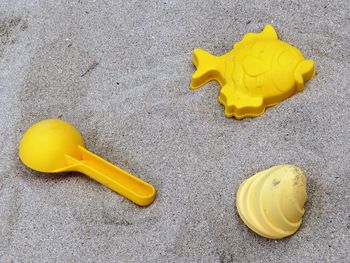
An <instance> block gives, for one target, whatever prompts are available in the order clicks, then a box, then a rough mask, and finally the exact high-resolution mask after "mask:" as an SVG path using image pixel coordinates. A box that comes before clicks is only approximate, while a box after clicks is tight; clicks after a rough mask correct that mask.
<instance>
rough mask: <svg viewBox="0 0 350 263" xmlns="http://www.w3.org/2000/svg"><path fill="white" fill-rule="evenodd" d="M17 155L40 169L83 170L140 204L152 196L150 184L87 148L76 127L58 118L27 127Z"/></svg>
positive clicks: (53, 170)
mask: <svg viewBox="0 0 350 263" xmlns="http://www.w3.org/2000/svg"><path fill="white" fill-rule="evenodd" d="M19 157H20V159H21V161H22V162H23V163H24V164H25V165H26V166H28V167H29V168H31V169H33V170H36V171H40V172H46V173H56V172H66V171H78V172H81V173H84V174H86V175H87V176H89V177H90V178H92V179H94V180H96V181H98V182H99V183H101V184H103V185H105V186H107V187H108V188H110V189H112V190H113V191H115V192H117V193H119V194H120V195H122V196H124V197H126V198H128V199H129V200H131V201H133V202H134V203H136V204H138V205H140V206H147V205H149V204H151V203H152V202H153V200H154V198H155V193H156V190H155V188H154V187H153V186H152V185H150V184H149V183H147V182H144V181H142V180H141V179H139V178H137V177H135V176H133V175H131V174H129V173H128V172H126V171H124V170H123V169H121V168H119V167H117V166H115V165H113V164H111V163H109V162H108V161H106V160H104V159H102V158H101V157H99V156H97V155H95V154H94V153H92V152H90V151H88V150H87V149H86V148H85V147H84V140H83V138H82V136H81V134H80V133H79V131H78V130H77V129H76V128H75V127H74V126H72V125H70V124H69V123H67V122H65V121H62V120H55V119H50V120H44V121H41V122H38V123H36V124H34V125H33V126H32V127H31V128H29V129H28V130H27V131H26V133H25V134H24V135H23V138H22V140H21V143H20V147H19Z"/></svg>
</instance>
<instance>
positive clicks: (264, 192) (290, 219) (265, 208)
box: [236, 165, 307, 239]
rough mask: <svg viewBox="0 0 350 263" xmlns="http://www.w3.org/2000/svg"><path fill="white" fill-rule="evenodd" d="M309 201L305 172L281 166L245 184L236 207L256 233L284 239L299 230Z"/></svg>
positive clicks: (238, 196) (240, 189) (292, 166)
mask: <svg viewBox="0 0 350 263" xmlns="http://www.w3.org/2000/svg"><path fill="white" fill-rule="evenodd" d="M306 199H307V193H306V177H305V175H304V173H303V171H302V170H301V169H300V168H299V167H297V166H294V165H278V166H274V167H271V168H270V169H267V170H265V171H262V172H259V173H257V174H255V175H254V176H252V177H250V178H248V179H247V180H245V181H244V182H243V183H242V184H241V185H240V187H239V189H238V191H237V196H236V206H237V210H238V213H239V215H240V217H241V218H242V220H243V222H244V223H245V224H246V225H247V226H248V227H249V228H250V229H251V230H253V231H254V232H255V233H257V234H259V235H261V236H264V237H267V238H272V239H281V238H284V237H287V236H290V235H292V234H294V233H295V232H296V231H297V230H298V229H299V227H300V225H301V223H302V217H303V215H304V203H305V202H306Z"/></svg>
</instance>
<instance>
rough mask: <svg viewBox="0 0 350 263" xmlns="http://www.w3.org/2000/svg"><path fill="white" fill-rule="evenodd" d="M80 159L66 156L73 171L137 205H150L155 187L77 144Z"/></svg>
mask: <svg viewBox="0 0 350 263" xmlns="http://www.w3.org/2000/svg"><path fill="white" fill-rule="evenodd" d="M78 147H79V151H80V153H81V160H77V159H76V158H73V157H71V156H66V157H67V161H68V163H69V165H71V167H74V170H75V171H78V172H81V173H83V174H86V175H87V176H89V177H90V178H92V179H94V180H96V181H97V182H99V183H101V184H103V185H105V186H107V187H108V188H110V189H112V190H113V191H115V192H117V193H118V194H120V195H122V196H124V197H126V198H127V199H129V200H131V201H133V202H134V203H136V204H138V205H139V206H148V205H150V204H151V203H152V202H153V200H154V198H155V194H156V190H155V188H154V187H153V186H152V185H150V184H149V183H146V182H145V181H142V180H141V179H139V178H137V177H135V176H133V175H131V174H129V173H128V172H126V171H124V170H123V169H121V168H119V167H117V166H115V165H113V164H111V163H109V162H107V161H106V160H104V159H102V158H101V157H99V156H97V155H96V154H94V153H92V152H90V151H89V150H87V149H86V148H84V147H82V146H78Z"/></svg>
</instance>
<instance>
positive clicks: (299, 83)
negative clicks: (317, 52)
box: [294, 59, 316, 91]
mask: <svg viewBox="0 0 350 263" xmlns="http://www.w3.org/2000/svg"><path fill="white" fill-rule="evenodd" d="M315 74H316V71H315V65H314V62H313V61H312V60H309V59H307V60H303V61H302V62H300V63H299V64H298V65H297V67H296V69H295V71H294V78H295V83H296V90H297V91H303V90H304V82H305V81H308V80H310V79H312V78H313V77H314V76H315Z"/></svg>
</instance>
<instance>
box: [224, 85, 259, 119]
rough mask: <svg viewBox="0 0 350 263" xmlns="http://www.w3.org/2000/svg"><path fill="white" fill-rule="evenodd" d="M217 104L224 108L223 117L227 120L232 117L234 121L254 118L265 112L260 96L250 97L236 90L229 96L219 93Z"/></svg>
mask: <svg viewBox="0 0 350 263" xmlns="http://www.w3.org/2000/svg"><path fill="white" fill-rule="evenodd" d="M221 91H223V89H222V90H221ZM219 102H220V103H221V104H223V105H224V106H225V115H226V117H228V118H231V117H233V116H234V117H235V118H236V119H243V118H246V117H256V116H259V115H261V114H262V113H264V111H265V106H264V101H263V98H262V97H261V96H255V97H252V96H248V95H247V94H245V93H242V92H239V91H237V90H236V91H235V92H231V93H230V94H227V93H226V94H224V93H223V92H220V97H219Z"/></svg>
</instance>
